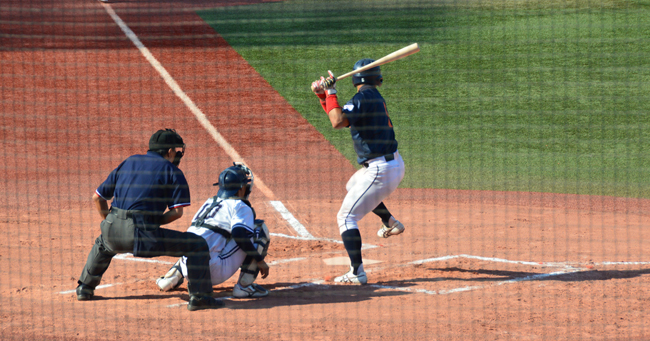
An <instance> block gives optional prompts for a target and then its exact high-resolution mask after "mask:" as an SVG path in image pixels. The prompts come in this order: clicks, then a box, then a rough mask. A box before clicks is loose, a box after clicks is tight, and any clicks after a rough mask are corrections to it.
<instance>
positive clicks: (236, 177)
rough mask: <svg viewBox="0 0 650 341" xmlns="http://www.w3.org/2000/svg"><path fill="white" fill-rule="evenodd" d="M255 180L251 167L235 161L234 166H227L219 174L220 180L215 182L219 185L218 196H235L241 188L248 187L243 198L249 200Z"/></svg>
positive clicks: (223, 197) (226, 197)
mask: <svg viewBox="0 0 650 341" xmlns="http://www.w3.org/2000/svg"><path fill="white" fill-rule="evenodd" d="M253 182H254V176H253V172H252V171H251V170H250V168H248V167H246V166H245V165H244V164H243V163H241V162H234V163H233V166H231V167H228V168H226V169H225V170H224V171H223V172H221V174H219V182H217V183H215V184H213V186H219V191H218V192H217V197H219V198H222V199H228V198H232V197H235V196H236V195H237V192H239V190H240V189H241V188H243V187H246V192H245V193H244V197H243V198H241V199H245V200H248V196H249V195H250V194H251V190H252V189H253Z"/></svg>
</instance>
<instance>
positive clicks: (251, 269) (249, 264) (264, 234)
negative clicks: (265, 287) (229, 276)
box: [238, 219, 271, 287]
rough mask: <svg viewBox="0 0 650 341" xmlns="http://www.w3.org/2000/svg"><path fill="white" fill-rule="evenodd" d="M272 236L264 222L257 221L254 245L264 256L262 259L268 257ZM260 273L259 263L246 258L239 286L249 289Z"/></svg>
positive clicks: (248, 257)
mask: <svg viewBox="0 0 650 341" xmlns="http://www.w3.org/2000/svg"><path fill="white" fill-rule="evenodd" d="M270 236H271V235H270V234H269V229H268V228H267V227H266V224H264V220H261V219H255V235H254V236H253V244H254V245H255V247H256V248H257V252H258V253H259V254H260V255H262V258H264V257H266V252H267V251H268V249H269V243H270V242H271V239H270ZM259 273H260V269H259V268H258V267H257V261H256V260H255V259H254V258H253V257H251V256H246V258H245V259H244V262H243V263H242V265H241V270H240V272H239V281H238V283H239V285H241V286H242V287H247V286H249V285H251V284H253V282H254V281H255V279H256V278H257V275H258V274H259Z"/></svg>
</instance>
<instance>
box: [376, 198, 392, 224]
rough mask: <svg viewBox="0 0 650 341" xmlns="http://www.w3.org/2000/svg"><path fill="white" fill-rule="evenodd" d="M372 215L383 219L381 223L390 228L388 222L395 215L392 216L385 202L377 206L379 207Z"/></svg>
mask: <svg viewBox="0 0 650 341" xmlns="http://www.w3.org/2000/svg"><path fill="white" fill-rule="evenodd" d="M372 213H374V214H376V215H378V216H379V218H381V222H382V223H384V225H386V226H389V225H388V224H389V222H388V221H389V219H390V217H392V216H393V215H392V214H390V212H389V211H388V208H386V205H384V202H383V201H382V202H380V203H379V205H377V207H376V208H375V209H374V210H372Z"/></svg>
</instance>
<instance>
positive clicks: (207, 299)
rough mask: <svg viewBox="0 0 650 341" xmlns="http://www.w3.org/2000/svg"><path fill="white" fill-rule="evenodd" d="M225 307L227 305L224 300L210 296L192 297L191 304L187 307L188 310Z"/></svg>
mask: <svg viewBox="0 0 650 341" xmlns="http://www.w3.org/2000/svg"><path fill="white" fill-rule="evenodd" d="M225 306H226V304H225V303H223V301H222V300H220V299H217V298H214V297H212V296H210V295H192V296H190V303H189V304H188V305H187V310H189V311H195V310H201V309H219V308H223V307H225Z"/></svg>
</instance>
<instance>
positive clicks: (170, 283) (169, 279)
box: [156, 259, 183, 291]
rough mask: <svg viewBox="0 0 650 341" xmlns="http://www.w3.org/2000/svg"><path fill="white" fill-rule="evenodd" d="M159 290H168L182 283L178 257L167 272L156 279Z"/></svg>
mask: <svg viewBox="0 0 650 341" xmlns="http://www.w3.org/2000/svg"><path fill="white" fill-rule="evenodd" d="M156 284H157V285H158V288H160V291H170V290H172V289H176V288H178V287H179V286H180V285H181V284H183V273H182V272H181V260H180V259H179V260H178V261H177V262H176V264H174V265H173V266H172V267H171V269H169V271H167V273H166V274H165V275H164V276H162V277H160V278H158V279H156Z"/></svg>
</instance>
